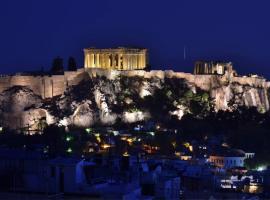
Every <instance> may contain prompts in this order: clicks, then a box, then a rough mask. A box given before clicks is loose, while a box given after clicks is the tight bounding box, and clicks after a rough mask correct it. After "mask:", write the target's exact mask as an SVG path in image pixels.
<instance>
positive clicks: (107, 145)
mask: <svg viewBox="0 0 270 200" xmlns="http://www.w3.org/2000/svg"><path fill="white" fill-rule="evenodd" d="M110 147H111V145H109V144H103V145H102V148H103V149H108V148H110Z"/></svg>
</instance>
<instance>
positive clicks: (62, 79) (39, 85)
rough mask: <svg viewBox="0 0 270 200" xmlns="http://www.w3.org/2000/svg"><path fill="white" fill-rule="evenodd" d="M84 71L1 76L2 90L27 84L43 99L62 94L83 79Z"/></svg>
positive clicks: (0, 87)
mask: <svg viewBox="0 0 270 200" xmlns="http://www.w3.org/2000/svg"><path fill="white" fill-rule="evenodd" d="M83 73H84V70H78V71H76V72H65V73H64V74H63V75H52V76H48V75H46V76H30V75H13V76H0V92H3V91H4V90H6V89H8V88H10V87H13V86H26V87H28V88H30V89H31V90H33V92H34V93H35V94H37V95H39V96H41V97H42V98H43V99H46V98H52V97H54V96H58V95H62V94H63V93H64V91H65V89H66V87H67V86H70V85H76V84H78V83H79V82H80V81H81V80H82V79H83V76H82V74H83Z"/></svg>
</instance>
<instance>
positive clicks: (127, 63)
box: [84, 47, 148, 70]
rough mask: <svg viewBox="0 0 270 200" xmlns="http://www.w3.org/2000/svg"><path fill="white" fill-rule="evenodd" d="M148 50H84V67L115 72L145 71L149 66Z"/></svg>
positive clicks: (120, 48)
mask: <svg viewBox="0 0 270 200" xmlns="http://www.w3.org/2000/svg"><path fill="white" fill-rule="evenodd" d="M147 57H148V56H147V49H138V48H123V47H119V48H114V49H96V48H87V49H84V67H85V68H102V69H115V70H136V69H145V68H146V67H147V65H148V58H147Z"/></svg>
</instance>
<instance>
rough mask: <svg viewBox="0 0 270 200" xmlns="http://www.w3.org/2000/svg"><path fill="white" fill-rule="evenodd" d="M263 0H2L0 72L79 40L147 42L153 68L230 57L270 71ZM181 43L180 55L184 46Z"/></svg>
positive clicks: (249, 68) (65, 52)
mask: <svg viewBox="0 0 270 200" xmlns="http://www.w3.org/2000/svg"><path fill="white" fill-rule="evenodd" d="M269 4H270V3H269V1H267V0H260V1H249V0H212V1H209V0H196V1H195V0H162V1H161V0H133V1H132V0H1V2H0V25H1V28H0V56H1V57H0V58H1V59H0V73H12V72H16V71H30V70H39V69H41V67H42V66H43V67H44V68H45V69H49V68H50V65H51V62H52V59H53V58H54V57H56V56H60V57H62V58H64V59H65V61H66V60H67V58H68V56H70V55H71V56H74V57H75V58H76V60H77V62H78V64H79V65H80V66H83V51H82V50H83V48H85V47H93V46H94V47H100V48H109V47H117V46H135V47H146V48H148V49H149V51H150V64H151V66H152V68H153V69H173V70H175V71H184V72H191V71H192V70H193V63H194V61H195V60H199V59H210V60H225V61H232V62H233V63H234V67H235V68H236V70H237V71H238V72H239V73H241V74H246V73H258V74H261V75H264V76H265V77H267V78H270V69H269V66H270V64H269V63H270V50H269V49H270V5H269ZM184 46H185V47H186V54H187V56H186V60H184V56H183V51H184Z"/></svg>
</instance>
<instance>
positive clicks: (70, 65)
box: [68, 56, 77, 71]
mask: <svg viewBox="0 0 270 200" xmlns="http://www.w3.org/2000/svg"><path fill="white" fill-rule="evenodd" d="M76 70H77V63H76V60H75V58H73V57H71V56H70V57H69V58H68V71H76Z"/></svg>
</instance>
